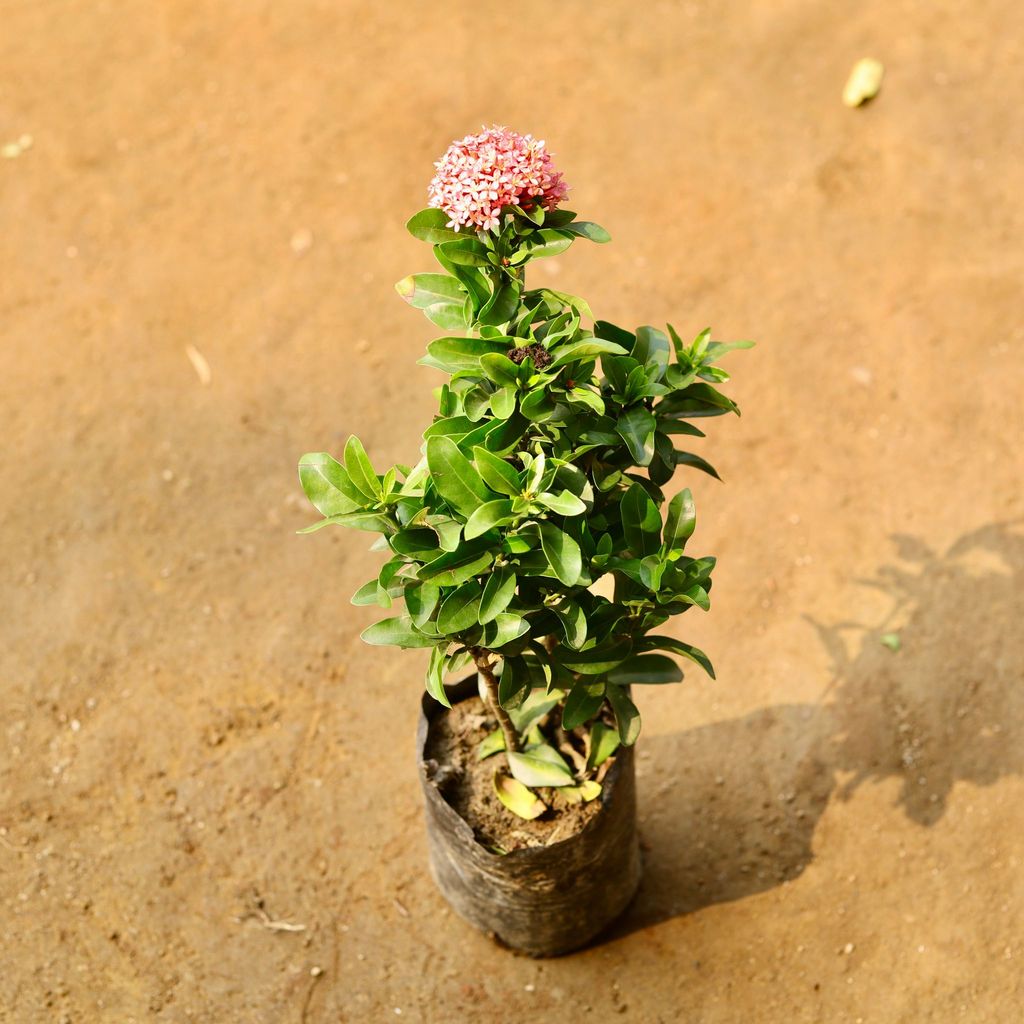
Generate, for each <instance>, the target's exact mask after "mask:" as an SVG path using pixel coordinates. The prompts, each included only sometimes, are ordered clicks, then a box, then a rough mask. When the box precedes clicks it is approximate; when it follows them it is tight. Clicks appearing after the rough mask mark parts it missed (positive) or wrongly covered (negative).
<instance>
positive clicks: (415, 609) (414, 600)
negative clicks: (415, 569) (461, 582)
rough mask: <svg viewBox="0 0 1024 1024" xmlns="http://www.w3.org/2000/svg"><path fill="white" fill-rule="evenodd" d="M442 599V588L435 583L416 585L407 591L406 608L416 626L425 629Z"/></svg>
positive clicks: (407, 588)
mask: <svg viewBox="0 0 1024 1024" xmlns="http://www.w3.org/2000/svg"><path fill="white" fill-rule="evenodd" d="M440 599H441V588H440V587H439V586H437V585H436V584H433V583H414V584H412V585H411V586H409V587H406V589H405V607H406V608H407V609H408V610H409V618H410V619H411V620H412V623H413V625H414V626H417V627H419V628H421V629H422V628H423V626H424V625H425V624H426V622H427V621H428V620H429V618H430V616H431V615H433V614H434V609H435V608H436V607H437V604H438V601H439V600H440Z"/></svg>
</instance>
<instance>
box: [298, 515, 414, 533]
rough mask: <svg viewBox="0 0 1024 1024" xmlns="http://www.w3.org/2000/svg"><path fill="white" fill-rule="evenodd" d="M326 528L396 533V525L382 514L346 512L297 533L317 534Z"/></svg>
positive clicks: (329, 517) (322, 520)
mask: <svg viewBox="0 0 1024 1024" xmlns="http://www.w3.org/2000/svg"><path fill="white" fill-rule="evenodd" d="M325 526H347V527H348V528H349V529H350V530H370V531H372V532H373V533H385V534H388V533H394V531H395V524H394V522H393V521H392V520H391V519H390V518H389V517H388V516H386V515H384V514H383V513H381V512H346V513H345V514H344V515H340V516H328V517H327V518H326V519H321V520H320V522H319V523H314V524H313V525H312V526H307V527H306V528H305V529H303V530H296V531H295V532H296V533H316V531H317V530H320V529H322V528H323V527H325Z"/></svg>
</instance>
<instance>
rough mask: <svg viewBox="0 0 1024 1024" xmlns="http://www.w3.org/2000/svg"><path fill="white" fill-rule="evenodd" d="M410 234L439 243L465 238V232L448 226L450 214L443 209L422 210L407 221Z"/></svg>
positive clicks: (432, 243)
mask: <svg viewBox="0 0 1024 1024" xmlns="http://www.w3.org/2000/svg"><path fill="white" fill-rule="evenodd" d="M405 226H406V228H407V229H408V231H409V234H410V235H412V236H413V237H414V238H418V239H420V241H422V242H430V243H431V245H437V244H439V243H440V242H448V241H451V240H452V239H455V238H465V237H466V236H465V232H461V233H460V232H458V231H455V230H454V229H453V228H450V227H448V214H446V213H445V212H444V211H443V210H435V209H429V210H420V212H419V213H416V214H413V216H412V217H410V218H409V220H408V221H407V222H406V225H405Z"/></svg>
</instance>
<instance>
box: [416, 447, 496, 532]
mask: <svg viewBox="0 0 1024 1024" xmlns="http://www.w3.org/2000/svg"><path fill="white" fill-rule="evenodd" d="M427 465H428V466H429V467H430V476H431V479H432V480H433V481H434V487H436V488H437V493H438V494H440V495H441V497H442V498H444V499H445V500H446V501H448V502H449V503H450V504H451V505H452V506H453V507H454V508H456V509H457V510H458V511H459V512H461V513H462V514H463V515H464V516H470V515H472V514H473V512H474V511H475V510H476V508H477V507H478V506H479V505H481V504H483V503H484V502H487V501H493V500H494V499H495V498H497V495H496V494H494V493H493V492H492V491H491V490H490V489H489V488H488V487H487V486H486V485H485V484H484V482H483V480H481V479H480V475H479V474H478V473H477V471H476V470H475V469H474V468H473V465H472V463H470V461H469V459H467V458H466V456H465V455H463V454H462V452H460V451H459V449H458V446H457V445H456V444H455V442H454V441H452V440H451V438H448V437H431V438H430V439H429V440H428V441H427Z"/></svg>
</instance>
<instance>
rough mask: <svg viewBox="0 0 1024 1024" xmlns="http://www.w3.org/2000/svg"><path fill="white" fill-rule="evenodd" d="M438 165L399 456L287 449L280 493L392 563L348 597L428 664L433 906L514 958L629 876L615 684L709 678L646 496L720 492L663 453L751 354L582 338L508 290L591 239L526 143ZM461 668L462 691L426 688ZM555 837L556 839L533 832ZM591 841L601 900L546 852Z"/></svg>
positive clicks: (595, 924) (622, 897) (614, 906)
mask: <svg viewBox="0 0 1024 1024" xmlns="http://www.w3.org/2000/svg"><path fill="white" fill-rule="evenodd" d="M435 166H436V169H437V173H436V175H435V177H434V180H433V182H432V183H431V186H430V192H429V196H430V207H429V208H428V209H426V210H423V211H422V212H420V213H418V214H416V215H415V216H414V217H413V218H412V219H411V220H410V221H409V223H408V229H409V231H410V232H411V233H412V234H413V235H414V236H415V237H417V238H419V239H422V240H423V241H425V242H428V243H430V244H431V245H432V246H433V253H434V257H435V259H436V260H437V262H438V263H439V264H440V267H441V270H442V272H441V273H423V274H414V275H412V276H411V277H407V278H405V279H404V280H402V281H400V282H399V283H398V285H397V286H396V287H397V289H398V292H399V294H400V295H401V296H402V297H403V298H404V299H405V300H406V301H407V302H409V303H410V305H412V306H413V307H415V308H417V309H421V310H422V311H423V312H424V314H425V315H426V316H427V318H428V319H429V320H430V321H431V322H433V323H434V324H436V325H437V326H438V327H439V328H441V329H442V330H443V331H444V332H445V334H444V336H443V337H441V338H438V339H437V340H435V341H432V342H430V344H429V345H428V346H427V354H426V356H425V357H424V358H423V359H421V360H420V362H421V363H423V364H424V365H426V366H428V367H432V368H434V369H436V370H439V371H441V372H442V373H444V374H445V375H447V380H446V382H445V383H442V384H441V386H440V388H439V389H438V391H437V396H438V405H439V408H438V413H437V416H436V417H435V419H434V422H433V423H432V424H430V426H429V427H427V429H426V430H425V431H424V433H423V438H424V445H423V455H422V458H421V459H420V460H419V462H418V463H417V464H416V465H415V466H413V467H411V468H410V467H407V466H395V467H393V468H391V469H388V470H387V471H386V472H384V473H378V472H377V470H376V469H375V468H374V466H373V465H372V463H371V461H370V458H369V456H368V455H367V453H366V451H365V450H364V447H363V445H362V444H361V443H360V442H359V440H358V439H357V438H355V437H351V438H349V440H348V443H347V444H346V446H345V452H344V458H343V461H342V462H339V461H336V460H335V459H334V458H332V457H331V456H330V455H328V454H326V453H322V452H320V453H314V454H308V455H305V456H303V458H302V460H301V461H300V463H299V476H300V479H301V482H302V486H303V488H304V490H305V492H306V494H307V496H308V497H309V499H310V501H311V502H312V503H313V505H314V506H315V507H316V508H317V509H318V511H319V512H320V513H321V514H322V515H323V516H324V518H323V519H322V520H321V521H320V522H318V523H316V524H315V525H314V526H311V527H309V530H315V529H319V528H320V527H322V526H327V525H330V524H338V525H341V526H349V527H353V528H355V529H360V530H368V531H371V532H376V533H379V534H381V535H382V537H381V540H380V541H379V542H378V545H379V546H380V548H381V549H382V550H385V551H387V552H388V555H389V557H388V559H387V561H386V562H385V563H384V565H383V567H382V569H381V571H380V573H379V575H378V576H377V578H376V579H373V580H371V581H369V582H368V583H366V584H365V585H364V586H362V587H361V588H360V589H359V590H358V591H357V593H356V595H355V597H354V598H353V602H354V603H355V604H376V605H379V606H381V607H383V608H391V607H392V605H393V604H394V602H396V601H399V600H400V601H402V602H404V605H405V609H404V611H403V612H402V613H401V614H396V615H394V616H391V617H387V618H384V619H382V620H381V621H378V622H377V623H375V624H374V625H372V626H370V627H369V628H368V629H367V630H366V631H365V632H364V633H363V639H364V640H366V641H367V642H368V643H371V644H393V645H396V646H398V647H405V648H416V647H420V648H426V649H429V651H430V655H429V662H428V665H427V669H426V691H427V693H428V694H429V695H430V697H431V698H433V701H436V702H437V703H436V704H434V705H433V706H432V707H428V708H427V711H428V714H427V715H426V718H425V725H424V727H423V729H422V730H421V733H422V735H421V747H422V748H423V750H421V753H422V755H423V759H424V761H425V763H426V764H427V765H428V769H427V775H428V776H429V778H427V779H426V785H427V788H428V790H429V792H428V821H430V822H431V824H432V825H433V826H434V828H433V831H434V832H441V833H444V832H446V831H447V832H448V833H449V835H447V836H442V837H441V839H438V840H437V841H435V838H436V837H435V836H434V835H432V836H431V844H432V859H433V866H434V871H435V875H436V876H437V877H438V880H439V882H441V884H442V888H443V889H445V890H446V895H448V897H449V899H450V900H451V901H452V902H453V904H455V906H456V909H458V910H460V912H462V913H464V915H465V916H467V917H469V918H470V919H471V920H474V921H475V922H476V923H477V924H480V925H481V926H483V927H485V928H487V929H488V930H490V931H493V932H497V933H498V934H499V935H501V936H502V937H503V938H504V939H505V940H506V941H508V942H510V943H511V944H513V945H518V946H519V947H520V948H524V949H527V950H529V951H531V952H540V953H547V952H560V951H563V950H564V949H567V948H572V946H574V945H580V944H582V943H583V942H585V941H587V940H588V939H589V938H590V937H591V936H592V934H593V933H594V932H595V931H596V930H597V929H598V928H600V927H602V926H603V925H604V924H605V923H607V919H608V918H609V917H610V916H614V914H617V913H618V912H619V911H621V910H622V909H623V906H624V905H625V902H628V899H629V898H630V897H631V896H632V893H633V891H634V889H635V886H636V881H637V879H638V877H639V862H638V858H637V855H636V834H635V804H634V800H633V775H632V760H631V757H630V753H631V752H630V750H629V748H630V747H631V746H632V744H633V743H635V741H636V739H637V736H638V735H639V732H640V715H639V712H638V710H637V708H636V705H635V704H634V702H633V700H632V696H631V692H632V691H631V687H632V686H633V685H634V684H643V683H670V682H675V681H678V680H680V679H681V678H682V672H681V671H680V668H679V666H678V664H677V663H676V661H675V660H674V659H673V658H671V657H670V656H669V655H673V654H674V655H679V656H682V657H683V658H686V659H689V660H691V661H694V662H696V663H697V664H698V665H700V666H702V667H703V668H704V669H705V670H706V671H708V672H712V668H711V664H710V662H709V661H708V659H707V657H706V656H705V655H704V653H703V652H701V651H700V650H698V649H697V648H695V647H693V646H691V645H690V644H687V643H684V642H683V641H681V640H678V639H676V638H674V637H672V636H668V635H666V634H664V633H662V632H659V629H660V627H662V626H663V625H664V624H665V623H666V622H667V621H668V620H669V619H670V618H672V617H673V616H675V615H678V614H681V613H683V612H686V611H688V610H689V609H690V608H691V607H694V606H696V607H698V608H702V609H707V608H708V594H709V591H710V589H711V573H712V569H713V568H714V564H715V561H714V559H713V558H708V557H701V558H695V557H691V556H690V555H688V554H687V553H686V547H687V542H688V541H689V540H690V537H691V535H692V534H693V532H694V526H695V522H696V518H695V510H694V502H693V499H692V497H691V494H690V491H689V490H682V491H681V492H679V493H677V494H676V495H675V496H674V497H672V498H671V500H667V499H666V495H665V493H664V491H663V488H664V487H665V486H666V485H667V484H668V483H669V482H670V481H671V480H672V478H673V475H674V473H675V470H676V469H677V467H680V466H682V467H685V468H687V469H695V470H702V471H703V472H705V473H710V474H712V475H716V476H717V474H716V473H715V470H714V469H713V468H712V467H711V465H709V463H707V462H706V461H705V460H704V459H703V458H701V457H700V456H699V455H696V454H694V453H692V452H689V451H686V450H683V449H681V448H679V447H678V445H679V443H681V440H682V441H683V442H684V443H685V439H688V438H693V437H703V436H704V435H703V432H702V431H701V430H700V429H699V428H698V427H697V426H696V425H694V423H693V422H692V421H694V420H703V419H706V418H708V417H713V416H720V415H722V414H725V413H730V412H738V409H737V407H736V405H735V403H734V402H733V401H731V400H730V399H729V398H727V397H726V396H725V395H723V394H722V392H721V391H720V390H719V389H718V385H720V384H722V383H724V382H725V381H726V380H728V375H727V374H726V373H725V371H724V370H721V369H719V368H718V367H717V366H716V365H714V364H715V362H716V360H717V359H718V358H719V357H720V356H722V355H723V354H724V353H726V352H727V351H729V350H730V349H733V348H743V347H748V346H749V344H750V343H749V342H738V343H733V344H721V343H719V342H714V341H712V340H711V338H710V332H709V331H707V330H705V331H702V332H701V333H700V334H698V335H697V336H696V338H695V339H694V340H693V341H692V342H689V343H685V342H684V341H683V340H682V339H681V338H680V336H679V335H678V334H677V332H676V331H675V330H674V329H673V328H672V327H671V326H669V327H668V333H667V334H665V333H663V332H662V331H660V330H657V329H655V328H653V327H640V328H638V329H637V330H636V331H628V330H625V329H623V328H621V327H617V326H615V325H614V324H611V323H608V322H607V321H604V320H596V321H595V320H594V318H593V314H592V313H591V310H590V307H589V306H588V305H587V303H586V302H585V301H584V300H583V299H581V298H578V297H577V296H574V295H569V294H566V293H565V292H561V291H556V290H554V289H552V288H548V287H536V288H528V287H527V283H526V271H527V268H528V265H529V264H530V262H531V261H532V260H536V259H543V258H546V257H551V256H556V255H558V254H560V253H563V252H564V251H565V250H566V249H568V248H569V247H570V246H571V245H572V244H573V242H574V241H575V240H576V239H577V238H584V239H589V240H590V241H594V242H607V241H609V236H608V234H607V232H606V231H605V230H604V229H603V228H601V227H599V226H598V225H597V224H594V223H591V222H589V221H580V220H577V219H576V215H575V214H574V213H572V212H570V211H569V210H565V209H561V208H560V204H561V202H562V201H563V200H564V198H565V196H566V191H567V190H566V186H565V184H564V182H563V181H562V177H561V175H560V174H559V173H558V172H557V171H556V170H555V168H554V167H553V165H552V163H551V158H550V155H549V154H548V153H547V151H546V149H545V146H544V143H543V142H540V141H536V140H534V139H532V138H531V137H530V136H528V135H527V136H521V135H518V134H516V133H514V132H511V131H508V130H506V129H503V128H492V129H490V130H485V131H483V132H482V133H481V134H479V135H474V136H469V137H467V138H465V139H463V140H462V141H460V142H456V143H454V144H453V145H452V146H451V147H450V148H449V150H448V151H447V152H446V153H445V155H444V156H443V158H442V159H441V160H440V161H439V162H438V163H437V164H436V165H435ZM666 505H667V514H665V515H664V516H663V514H662V510H663V507H664V506H666ZM467 668H469V669H472V670H475V678H474V679H473V681H472V684H471V685H470V686H468V687H467V686H466V685H465V684H464V685H463V686H462V687H461V688H459V687H455V688H452V687H446V685H445V678H446V677H449V676H451V675H452V674H453V673H458V672H459V671H460V670H465V669H467ZM477 692H478V693H479V699H477V696H476V695H477ZM470 698H471V699H472V700H473V701H474V702H475V704H474V705H473V706H474V707H475V708H476V709H477V711H478V713H477V714H476V715H475V716H474V715H470V716H469V717H468V719H466V721H468V722H469V726H468V728H469V730H470V733H471V734H472V735H471V737H470V745H471V746H472V747H475V750H474V752H473V753H472V755H471V756H470V757H469V758H466V759H464V762H465V763H460V764H449V765H447V766H446V765H438V764H437V761H436V758H434V759H432V758H431V757H430V756H429V755H430V753H431V739H430V734H431V733H432V732H436V731H437V730H439V729H442V728H444V722H445V720H446V718H447V719H448V720H450V721H454V720H453V719H452V718H451V716H452V712H450V711H445V709H446V708H452V705H453V700H454V701H455V703H456V705H460V704H463V703H465V701H466V700H467V699H470ZM481 702H482V703H481ZM464 717H465V716H464ZM463 724H464V723H463ZM448 727H449V728H450V729H451V728H454V726H451V725H450V724H449V726H448ZM474 730H475V734H474ZM456 739H457V737H456ZM455 746H457V743H455V741H454V740H453V741H452V743H451V744H449V748H448V749H449V750H451V749H454V747H455ZM436 747H437V744H436V743H435V744H434V748H435V749H436ZM450 760H452V761H456V760H457V758H455V757H454V756H452V757H451V758H450ZM470 770H472V771H473V772H475V773H476V774H477V776H479V774H480V772H481V771H486V773H487V776H488V781H489V783H490V786H489V787H487V790H486V792H484V793H483V795H481V794H480V793H477V794H475V796H473V799H475V800H476V802H477V804H478V805H479V804H481V802H482V803H486V802H487V801H488V800H490V801H491V802H492V803H493V802H494V801H495V800H497V801H500V805H499V804H497V803H495V804H494V807H496V808H497V809H498V811H499V814H503V815H504V816H505V818H506V819H507V820H506V822H505V824H504V826H503V825H502V823H501V822H500V821H499V823H498V826H497V828H495V827H493V824H492V826H490V827H489V828H488V827H483V826H482V825H481V823H480V822H479V821H473V820H472V818H473V817H474V805H473V799H470V800H468V802H467V800H465V799H462V800H460V798H459V797H458V795H456V796H452V793H451V791H452V788H453V787H455V788H456V789H457V788H458V787H459V785H460V775H462V774H465V773H466V772H468V771H470ZM453 776H454V778H453ZM467 785H468V783H467ZM616 787H618V790H619V791H618V792H616ZM442 790H443V791H444V792H443V796H441V795H438V794H440V793H441V792H442ZM432 801H433V803H432ZM591 802H593V803H592V804H591ZM454 807H458V808H459V809H460V811H461V812H462V813H461V814H457V813H456V812H455V810H454V809H453V808H454ZM479 810H480V808H479V806H478V807H477V812H479ZM616 814H618V816H619V817H620V818H622V820H621V821H615V820H613V819H614V818H615V816H616ZM432 815H433V818H432ZM602 816H604V817H605V818H607V819H608V820H609V822H610V824H608V825H607V827H604V826H602ZM560 817H565V818H566V820H567V821H571V824H570V825H569V826H568V827H566V828H561V826H557V824H553V823H557V821H558V819H559V818H560ZM464 818H465V819H468V825H467V821H464V820H463V819H464ZM456 819H457V820H456ZM527 823H529V824H527ZM530 828H533V829H534V830H535V831H533V832H531V831H529V829H530ZM559 828H561V831H560V832H559V831H558V830H559ZM503 829H504V831H503ZM524 829H526V830H527V831H525V832H524ZM545 829H546V831H545ZM573 830H575V832H576V835H575V836H573V835H571V834H570V835H566V833H567V832H569V833H572V832H573ZM556 833H557V835H556ZM524 835H525V836H526V839H525V841H524V839H523V836H524ZM509 836H512V837H513V839H509V838H508V837H509ZM588 837H589V839H590V840H593V841H594V842H598V843H599V844H602V843H603V844H604V845H605V846H608V845H609V844H610V846H611V847H612V848H611V849H610V850H609V852H608V854H607V858H606V859H607V865H606V866H607V867H608V868H609V871H610V872H612V874H614V873H616V872H617V874H618V876H619V877H620V879H621V881H620V882H615V881H613V879H612V878H611V876H610V875H609V874H608V873H602V872H600V871H598V872H596V873H595V868H596V867H598V866H600V865H599V864H598V861H599V860H600V856H603V855H601V854H599V855H598V858H597V860H595V856H594V855H593V854H592V853H590V852H587V851H586V849H585V848H584V847H580V851H581V852H580V853H579V858H582V859H581V860H579V863H577V859H576V858H575V855H574V854H572V852H571V850H570V849H568V848H569V847H571V846H572V843H573V842H574V840H581V841H582V840H587V839H588ZM481 838H483V839H484V841H483V842H481ZM556 840H560V841H557V842H556ZM563 848H566V849H563ZM556 850H557V851H558V852H557V855H556V854H555V851H556ZM539 854H546V855H548V857H549V859H548V861H545V862H544V863H541V862H540V861H539V860H538V859H537V855H539ZM460 858H461V859H462V860H463V861H466V862H467V863H463V864H460V863H459V859H460ZM517 858H518V859H517ZM468 862H472V864H469V865H468V866H467V864H468ZM574 864H575V865H576V867H577V868H578V870H577V871H576V872H575V874H574V875H573V876H572V878H571V880H566V881H565V885H564V887H563V888H565V889H566V891H568V892H571V893H572V899H570V900H568V901H566V900H565V899H559V898H557V897H556V896H553V895H552V892H551V885H550V878H548V879H547V880H545V877H546V876H545V872H547V873H548V874H550V873H551V872H552V871H554V872H555V877H556V880H557V878H563V877H565V876H566V872H567V871H569V872H571V871H572V870H573V865H574ZM502 872H504V875H502ZM538 872H540V874H538ZM581 874H583V875H585V876H587V877H586V878H584V880H583V881H581V880H580V877H579V876H580V875H581ZM498 875H502V877H501V878H500V879H497V876H498ZM467 879H468V881H467ZM473 879H475V881H473ZM496 879H497V881H496ZM588 879H589V880H588ZM588 885H589V886H590V888H589V889H587V888H586V886H588ZM456 889H458V890H459V891H457V892H455V891H453V890H456ZM616 889H617V890H618V892H617V893H615V892H612V894H611V895H608V893H609V891H611V890H616ZM481 903H483V904H488V903H489V904H490V906H489V907H484V908H483V909H481V907H480V904H481ZM582 903H586V904H587V906H585V907H584V906H582V905H581V904H582ZM587 915H590V916H589V918H588V916H587ZM556 918H557V920H555V919H556ZM582 918H587V919H586V920H583V919H582ZM540 933H543V934H540ZM538 936H539V937H538Z"/></svg>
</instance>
